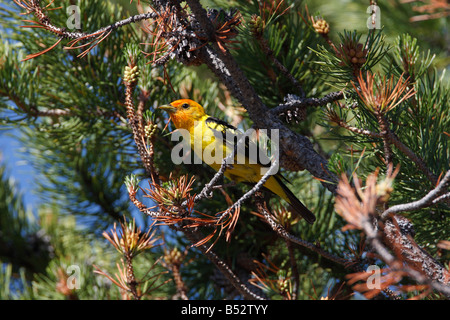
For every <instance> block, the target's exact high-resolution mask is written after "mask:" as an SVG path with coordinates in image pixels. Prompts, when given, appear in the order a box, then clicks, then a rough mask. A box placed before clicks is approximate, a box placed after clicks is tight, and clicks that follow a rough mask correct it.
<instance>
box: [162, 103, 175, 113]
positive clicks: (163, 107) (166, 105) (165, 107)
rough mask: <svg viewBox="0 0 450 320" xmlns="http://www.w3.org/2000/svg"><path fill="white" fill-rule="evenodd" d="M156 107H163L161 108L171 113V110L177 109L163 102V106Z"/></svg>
mask: <svg viewBox="0 0 450 320" xmlns="http://www.w3.org/2000/svg"><path fill="white" fill-rule="evenodd" d="M158 109H163V110H165V111H167V112H168V113H173V112H175V111H177V108H175V107H174V106H172V105H171V104H165V105H163V106H159V107H158Z"/></svg>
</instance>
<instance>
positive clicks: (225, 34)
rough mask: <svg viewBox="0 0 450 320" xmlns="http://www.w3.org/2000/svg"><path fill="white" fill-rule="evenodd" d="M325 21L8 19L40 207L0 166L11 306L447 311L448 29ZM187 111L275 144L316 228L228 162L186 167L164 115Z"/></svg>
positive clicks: (247, 14) (203, 13) (398, 16)
mask: <svg viewBox="0 0 450 320" xmlns="http://www.w3.org/2000/svg"><path fill="white" fill-rule="evenodd" d="M322 3H323V2H321V1H315V2H312V4H310V3H308V6H306V3H305V2H299V1H290V0H289V1H288V0H281V1H279V0H265V1H231V2H230V1H227V2H225V1H219V0H216V1H205V2H202V3H200V2H199V1H198V0H187V1H186V2H179V1H176V0H153V1H151V2H147V1H138V2H137V3H136V1H135V2H132V3H131V4H128V3H127V4H121V3H119V2H115V1H100V0H92V1H74V2H73V6H72V7H70V8H69V10H68V11H66V9H67V7H66V6H67V5H66V3H57V1H56V2H51V1H49V2H47V1H40V0H14V3H12V4H8V5H2V6H1V9H2V13H1V15H2V26H1V29H0V30H1V32H2V33H1V37H2V44H1V46H0V51H1V53H2V55H1V56H2V58H1V59H0V80H1V81H0V97H1V99H0V108H1V112H2V113H1V117H0V121H1V123H2V125H3V127H4V128H6V129H9V130H14V131H13V132H18V133H19V136H18V139H20V141H21V144H22V145H23V152H22V154H23V157H24V159H27V161H28V162H29V163H30V164H31V165H32V166H33V167H34V168H35V170H36V171H37V172H38V173H39V179H37V181H36V192H37V193H38V194H39V196H40V199H41V204H40V205H39V207H38V208H35V213H33V212H29V211H27V210H26V209H25V207H26V206H25V204H24V203H23V200H22V198H21V195H20V193H19V191H18V190H17V187H16V186H15V185H14V184H13V183H12V182H10V180H11V179H9V178H8V174H7V173H6V172H5V169H4V167H1V168H2V169H1V171H0V179H1V180H2V185H3V186H4V187H3V188H2V189H1V190H0V207H1V209H0V261H2V265H3V268H2V272H0V279H1V281H2V284H5V285H2V286H1V288H2V289H1V290H2V291H0V295H1V298H2V299H119V298H120V299H160V298H163V299H224V298H228V299H229V298H231V299H233V298H243V299H294V300H295V299H320V298H327V299H351V298H353V297H354V296H355V293H356V292H359V293H363V294H364V297H366V298H368V299H406V298H420V299H425V298H426V299H431V298H435V299H448V298H449V297H450V289H449V281H450V274H449V272H448V265H449V259H450V256H449V254H448V250H449V249H450V246H449V241H448V239H449V238H450V227H449V212H450V210H449V195H450V193H449V190H448V187H449V184H450V171H449V165H450V163H449V157H450V149H449V146H448V137H449V133H448V128H449V127H450V118H449V116H448V114H449V109H450V107H449V102H448V101H449V100H450V99H449V98H450V97H449V95H450V94H449V84H448V78H446V76H445V73H444V71H443V70H444V69H445V67H446V65H445V61H446V59H448V56H446V53H445V52H444V50H442V44H443V43H445V38H444V36H443V35H442V32H441V31H442V28H443V24H445V23H446V22H445V21H443V19H441V16H442V15H439V13H440V12H442V11H440V9H439V8H438V7H436V8H435V11H433V13H432V15H431V16H429V17H428V18H429V19H428V20H425V21H421V20H423V19H424V17H423V16H420V15H419V14H418V13H417V11H415V10H417V9H416V8H415V7H413V6H409V5H408V4H401V3H399V2H397V1H395V2H389V4H387V3H383V4H380V5H379V6H378V5H377V4H376V3H375V2H373V1H371V2H370V3H364V4H360V3H359V4H354V7H352V8H355V9H352V10H358V12H359V14H360V18H359V20H358V25H355V26H353V27H354V28H352V26H351V25H350V26H348V27H347V26H346V27H345V28H342V29H339V27H337V26H341V25H343V20H342V15H341V14H344V13H340V14H339V11H340V10H341V8H336V4H329V2H326V4H322ZM355 3H356V2H355ZM369 4H371V5H372V7H370V8H376V10H378V11H377V12H375V13H373V14H372V15H369V13H366V9H367V6H368V5H369ZM60 6H62V7H60ZM391 6H402V8H403V9H404V10H400V11H399V10H392V8H393V7H391ZM356 8H357V9H356ZM318 9H320V10H321V12H322V15H320V14H319V13H314V14H312V13H311V12H313V10H318ZM427 10H430V8H429V7H428V8H427ZM447 10H448V8H447ZM329 12H334V13H335V14H333V15H332V14H329V16H327V13H329ZM336 12H337V13H338V14H336ZM380 12H381V22H382V23H383V24H384V28H381V26H377V28H374V29H368V28H367V26H366V21H367V19H372V18H373V19H376V18H377V17H379V15H380ZM21 13H26V14H27V15H26V18H24V17H23V16H21V15H20V14H21ZM443 15H445V12H444V13H443ZM340 17H341V18H340ZM409 20H411V21H409ZM417 21H421V22H417ZM77 23H79V26H77ZM406 25H407V26H413V27H411V28H409V27H408V28H404V29H403V26H406ZM444 27H445V26H444ZM430 30H431V31H430ZM430 34H433V37H430ZM179 98H191V99H193V100H196V101H198V102H199V103H201V104H202V105H203V106H204V107H205V109H206V110H207V112H208V114H210V115H212V116H215V117H218V118H221V119H224V120H226V121H227V122H229V123H231V124H233V125H235V126H237V127H239V128H240V129H242V130H246V129H249V128H254V129H276V130H277V132H278V133H279V138H280V144H279V146H280V150H279V151H280V159H279V165H280V169H281V171H282V173H283V175H284V176H285V177H286V178H287V179H288V180H289V181H290V182H291V184H290V185H289V187H290V189H291V190H292V191H293V192H294V193H295V194H296V195H298V196H299V198H301V199H302V201H303V202H304V203H305V205H306V206H307V207H308V208H310V209H311V211H313V212H314V214H315V215H316V216H317V220H316V222H315V223H314V224H313V225H309V224H308V223H306V221H303V220H301V219H299V218H298V217H295V216H293V215H292V214H291V212H290V211H289V208H288V207H287V206H286V204H285V203H283V202H282V201H280V200H279V199H276V198H275V197H271V196H270V195H269V194H267V193H266V192H265V191H264V190H263V189H261V188H260V187H259V186H258V185H256V186H248V185H240V184H238V185H232V186H230V185H228V182H229V181H227V180H226V179H224V178H223V171H224V170H226V168H227V163H226V159H225V162H224V163H223V165H222V168H221V170H220V171H219V172H218V173H216V172H214V171H213V170H212V169H211V168H209V167H208V166H206V165H204V164H196V163H193V164H189V163H182V164H175V163H173V162H172V161H171V160H170V159H171V150H172V148H173V147H174V146H175V145H176V143H177V142H176V141H172V139H171V135H170V134H169V132H170V131H172V129H173V127H172V125H171V124H170V123H168V120H169V119H168V118H167V115H166V114H164V113H163V112H162V110H160V109H158V108H157V106H159V105H163V104H167V103H169V102H171V101H173V100H176V99H179ZM188 157H190V155H188ZM272 165H273V164H272ZM263 179H264V178H263ZM370 270H375V271H376V270H382V272H381V273H379V274H376V273H375V275H378V278H377V281H378V282H377V285H375V286H370V280H371V279H373V275H374V273H373V272H371V271H370Z"/></svg>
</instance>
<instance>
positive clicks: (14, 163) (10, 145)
mask: <svg viewBox="0 0 450 320" xmlns="http://www.w3.org/2000/svg"><path fill="white" fill-rule="evenodd" d="M18 135H20V132H19V130H18V129H8V130H0V164H1V165H4V166H6V169H7V170H6V173H7V176H8V177H10V178H11V179H13V180H14V182H15V183H16V185H17V187H18V189H19V190H20V193H21V195H22V199H23V201H24V204H25V205H26V207H27V208H29V209H31V208H36V207H37V206H38V204H39V197H38V196H37V195H36V194H35V193H34V179H35V178H37V173H36V171H35V170H34V168H33V167H32V165H31V164H30V163H29V162H28V161H27V160H26V159H25V158H24V157H23V155H21V154H20V149H21V148H22V145H21V143H20V141H19V140H18V139H17V138H15V137H17V136H18Z"/></svg>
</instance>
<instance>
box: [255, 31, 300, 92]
mask: <svg viewBox="0 0 450 320" xmlns="http://www.w3.org/2000/svg"><path fill="white" fill-rule="evenodd" d="M256 40H257V41H258V43H259V46H260V48H261V49H262V51H263V52H264V54H265V55H266V56H267V58H269V60H270V61H272V63H273V64H274V65H275V66H276V67H277V68H278V70H280V72H281V73H282V74H283V75H284V76H285V77H286V78H287V79H288V80H289V81H290V82H291V83H292V84H293V85H294V87H295V88H296V89H297V91H298V94H300V96H301V97H305V91H304V90H303V88H302V86H301V84H300V82H298V81H297V79H295V78H294V76H293V75H292V74H291V73H290V72H289V70H288V69H287V68H286V67H285V66H284V65H283V64H282V63H281V62H280V61H278V59H277V58H276V57H275V55H274V54H273V50H272V49H270V47H269V44H268V43H267V41H266V40H265V39H264V38H263V37H262V36H256Z"/></svg>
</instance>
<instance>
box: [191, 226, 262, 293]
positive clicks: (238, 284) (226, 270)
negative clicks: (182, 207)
mask: <svg viewBox="0 0 450 320" xmlns="http://www.w3.org/2000/svg"><path fill="white" fill-rule="evenodd" d="M184 232H185V234H186V236H187V238H188V239H189V240H190V241H191V242H192V243H198V242H199V239H200V235H199V234H198V232H197V231H195V230H193V228H188V229H185V230H184ZM197 248H198V249H199V250H200V251H201V252H202V253H203V254H204V255H205V256H206V257H207V258H208V259H209V260H210V261H211V262H212V263H214V265H215V266H216V267H217V268H218V269H219V270H220V271H221V272H222V273H223V274H224V276H225V277H226V278H227V279H228V280H229V281H230V283H231V284H232V285H233V286H234V287H235V288H236V290H238V291H239V293H240V294H242V296H243V297H244V298H245V299H250V300H265V299H264V298H263V297H261V296H259V295H258V294H256V293H254V292H253V291H252V290H250V288H249V287H247V286H246V285H245V284H244V283H243V282H242V281H241V280H240V279H239V278H238V277H237V276H236V275H235V274H234V272H233V271H232V270H231V269H230V267H229V266H228V265H227V264H226V263H225V261H223V260H222V259H220V258H219V257H218V256H217V255H216V254H215V253H214V251H212V250H211V248H209V247H206V246H205V245H204V244H202V245H199V246H197Z"/></svg>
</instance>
